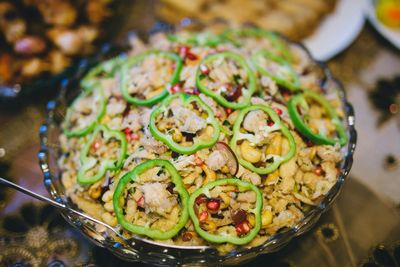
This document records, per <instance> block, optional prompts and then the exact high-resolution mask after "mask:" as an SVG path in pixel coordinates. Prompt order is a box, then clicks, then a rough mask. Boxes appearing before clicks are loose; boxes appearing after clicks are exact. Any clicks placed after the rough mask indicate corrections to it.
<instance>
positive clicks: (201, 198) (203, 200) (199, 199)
mask: <svg viewBox="0 0 400 267" xmlns="http://www.w3.org/2000/svg"><path fill="white" fill-rule="evenodd" d="M207 200H208V197H206V195H200V196H198V197H196V204H197V205H200V204H201V203H206V202H207Z"/></svg>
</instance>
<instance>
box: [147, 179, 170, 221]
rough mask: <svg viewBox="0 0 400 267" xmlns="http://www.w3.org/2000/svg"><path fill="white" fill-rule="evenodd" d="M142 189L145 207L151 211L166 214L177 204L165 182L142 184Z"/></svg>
mask: <svg viewBox="0 0 400 267" xmlns="http://www.w3.org/2000/svg"><path fill="white" fill-rule="evenodd" d="M140 190H141V191H142V192H143V194H144V203H145V207H146V209H148V210H149V211H151V212H156V213H158V214H166V213H169V212H171V210H172V208H173V207H174V206H175V205H176V204H177V201H176V199H175V198H174V197H173V196H172V195H171V193H170V192H168V190H167V186H166V185H165V184H162V183H146V184H143V185H141V186H140Z"/></svg>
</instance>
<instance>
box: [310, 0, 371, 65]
mask: <svg viewBox="0 0 400 267" xmlns="http://www.w3.org/2000/svg"><path fill="white" fill-rule="evenodd" d="M364 5H365V0H338V1H337V3H336V8H335V10H334V12H333V13H331V14H330V15H327V16H326V17H325V18H324V19H323V21H322V22H321V24H320V26H319V27H318V28H317V29H316V30H315V32H314V34H313V35H311V36H310V37H308V38H306V39H305V40H304V44H305V46H306V47H307V48H308V49H309V50H310V52H311V54H312V55H313V57H314V58H315V59H317V60H322V61H326V60H328V59H331V58H332V57H334V56H335V55H337V54H338V53H340V52H342V51H343V50H344V49H345V48H347V47H348V46H349V45H350V44H351V43H352V42H353V41H354V39H355V38H356V37H357V36H358V34H359V33H360V31H361V29H362V28H363V26H364V21H365V17H364V13H363V10H364V8H363V6H364Z"/></svg>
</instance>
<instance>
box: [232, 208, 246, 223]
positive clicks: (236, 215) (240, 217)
mask: <svg viewBox="0 0 400 267" xmlns="http://www.w3.org/2000/svg"><path fill="white" fill-rule="evenodd" d="M231 218H232V221H233V224H234V225H239V224H241V223H242V222H244V221H246V220H247V213H246V212H245V211H244V210H242V209H239V210H236V211H234V212H232V214H231Z"/></svg>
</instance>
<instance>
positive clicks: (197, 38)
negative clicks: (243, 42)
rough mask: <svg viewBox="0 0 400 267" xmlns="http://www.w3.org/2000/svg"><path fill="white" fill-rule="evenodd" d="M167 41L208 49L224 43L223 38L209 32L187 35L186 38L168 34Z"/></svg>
mask: <svg viewBox="0 0 400 267" xmlns="http://www.w3.org/2000/svg"><path fill="white" fill-rule="evenodd" d="M168 40H170V41H171V42H174V43H180V44H190V45H199V46H210V47H215V46H217V45H219V44H221V43H223V42H224V41H226V40H225V38H224V37H223V36H221V35H218V34H213V33H211V32H204V33H197V34H189V35H188V36H182V35H175V34H170V35H168Z"/></svg>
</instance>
